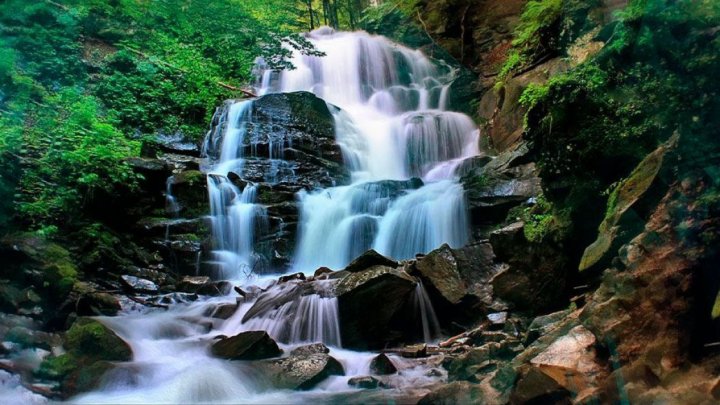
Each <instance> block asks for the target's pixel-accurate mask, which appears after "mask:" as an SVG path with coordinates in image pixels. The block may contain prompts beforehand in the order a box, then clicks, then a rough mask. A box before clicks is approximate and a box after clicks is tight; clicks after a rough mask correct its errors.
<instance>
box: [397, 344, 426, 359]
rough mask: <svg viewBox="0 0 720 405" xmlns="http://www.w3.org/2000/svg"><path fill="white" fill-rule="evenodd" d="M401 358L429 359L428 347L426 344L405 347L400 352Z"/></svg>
mask: <svg viewBox="0 0 720 405" xmlns="http://www.w3.org/2000/svg"><path fill="white" fill-rule="evenodd" d="M398 353H399V354H400V356H402V357H406V358H410V359H418V358H421V357H427V356H428V347H427V345H426V344H424V343H422V344H417V345H411V346H405V347H403V348H402V349H400V350H399V351H398Z"/></svg>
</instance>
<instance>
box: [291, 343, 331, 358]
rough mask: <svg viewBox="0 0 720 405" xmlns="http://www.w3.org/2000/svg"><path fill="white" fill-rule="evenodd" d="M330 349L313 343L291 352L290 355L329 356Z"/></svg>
mask: <svg viewBox="0 0 720 405" xmlns="http://www.w3.org/2000/svg"><path fill="white" fill-rule="evenodd" d="M327 353H330V349H328V347H327V346H325V345H324V344H322V343H313V344H309V345H305V346H300V347H296V348H295V349H293V350H292V351H291V352H290V355H291V356H292V355H295V356H309V355H311V354H327Z"/></svg>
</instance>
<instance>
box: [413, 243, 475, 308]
mask: <svg viewBox="0 0 720 405" xmlns="http://www.w3.org/2000/svg"><path fill="white" fill-rule="evenodd" d="M415 269H416V270H417V273H418V275H419V277H420V278H421V279H422V280H423V282H424V284H425V285H426V286H428V285H432V286H433V287H434V288H435V289H436V290H437V291H438V292H440V295H441V296H442V297H443V298H445V299H446V300H447V301H448V302H449V303H451V304H459V303H460V301H461V300H462V299H463V297H465V295H466V294H467V286H466V284H465V282H464V281H463V280H462V278H461V277H460V272H459V271H458V264H457V260H456V259H455V255H454V253H453V251H452V249H450V246H448V245H447V244H444V245H442V246H441V247H440V248H438V249H435V250H433V251H432V252H430V253H428V254H427V255H426V256H424V257H422V258H421V259H419V260H418V261H417V262H416V263H415Z"/></svg>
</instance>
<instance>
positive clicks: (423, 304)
mask: <svg viewBox="0 0 720 405" xmlns="http://www.w3.org/2000/svg"><path fill="white" fill-rule="evenodd" d="M414 295H415V299H414V302H413V305H414V307H415V309H416V311H417V313H419V314H420V325H421V326H422V332H423V339H424V340H425V343H432V342H433V340H434V339H437V338H438V337H439V336H440V322H439V321H438V318H437V315H435V310H434V309H433V306H432V302H430V296H428V293H427V290H425V286H423V284H422V281H418V283H417V286H416V287H415V292H414Z"/></svg>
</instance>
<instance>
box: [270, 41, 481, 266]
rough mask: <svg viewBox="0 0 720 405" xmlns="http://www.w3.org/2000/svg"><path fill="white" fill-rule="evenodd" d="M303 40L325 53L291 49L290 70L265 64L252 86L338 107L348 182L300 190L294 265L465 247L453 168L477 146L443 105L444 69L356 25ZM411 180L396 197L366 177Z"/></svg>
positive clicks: (465, 120)
mask: <svg viewBox="0 0 720 405" xmlns="http://www.w3.org/2000/svg"><path fill="white" fill-rule="evenodd" d="M309 39H310V41H311V42H312V43H313V45H314V46H315V47H316V48H317V49H318V50H320V51H322V52H324V53H325V54H326V56H324V57H315V56H304V55H301V54H300V53H299V52H296V53H295V56H294V58H293V64H294V65H295V66H296V69H295V70H291V71H284V72H281V73H278V72H272V71H266V72H265V73H264V75H263V77H262V80H261V81H260V83H261V88H260V89H258V90H259V93H260V94H267V93H271V92H278V91H280V92H290V91H311V92H313V93H315V94H316V95H318V96H319V97H322V98H324V99H325V100H326V101H327V102H329V103H331V104H334V105H337V106H339V107H340V108H341V109H342V112H340V113H337V114H336V115H335V121H336V139H337V142H338V144H339V145H340V146H341V148H342V149H343V155H344V157H345V161H346V164H347V166H348V168H349V169H350V170H351V171H352V178H353V180H354V181H353V184H352V185H350V186H343V187H334V188H329V189H325V190H315V191H308V192H304V193H301V194H300V196H299V197H300V202H301V225H300V234H299V243H298V246H297V251H296V257H295V263H294V268H295V270H296V271H304V272H311V271H313V270H315V269H316V268H318V267H321V266H326V267H330V268H334V269H339V268H342V267H344V266H345V265H347V264H348V263H349V262H350V261H351V260H352V259H353V258H355V257H356V256H357V255H359V254H360V253H362V252H364V251H365V250H367V249H369V248H374V249H376V250H377V251H378V252H380V253H382V254H385V255H387V256H391V257H394V258H397V259H407V258H411V257H414V256H415V254H417V253H427V252H429V251H430V250H432V249H434V248H437V247H438V246H440V245H441V244H442V243H448V244H450V246H452V247H460V246H462V245H463V244H465V243H466V242H467V238H468V230H467V226H468V225H467V213H466V211H467V210H466V206H465V199H464V195H463V189H462V187H461V186H460V185H459V184H458V183H457V181H456V179H455V178H454V169H455V168H456V167H457V165H458V164H459V163H460V162H461V161H462V160H463V159H465V158H467V157H470V156H474V155H477V154H478V153H479V149H478V144H479V131H478V130H477V128H476V127H475V125H474V123H473V122H472V120H471V119H470V118H469V117H467V116H465V115H463V114H460V113H456V112H449V111H444V110H445V107H446V104H447V99H448V95H449V87H450V83H451V80H452V78H453V77H452V73H453V72H451V71H449V69H443V68H439V67H437V66H435V65H433V63H432V62H431V61H430V60H429V59H428V58H426V57H425V56H424V55H423V54H422V53H421V52H420V51H413V50H410V49H407V48H405V47H402V46H400V45H397V44H394V43H392V42H390V41H388V40H387V39H385V38H383V37H375V36H370V35H368V34H366V33H362V32H355V33H333V32H332V31H331V30H327V29H323V30H318V31H316V32H314V33H312V34H310V38H309ZM412 177H418V178H421V179H422V180H423V181H424V182H425V184H426V185H425V186H424V187H421V188H419V189H415V190H407V191H404V192H403V193H402V194H401V195H399V196H398V195H395V196H390V195H388V193H387V192H383V190H379V189H378V187H373V185H372V183H371V182H377V181H380V180H406V179H409V178H412Z"/></svg>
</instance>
